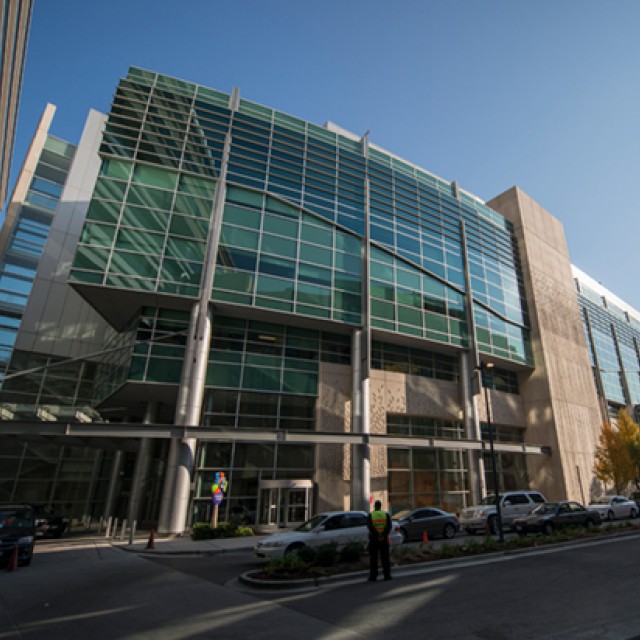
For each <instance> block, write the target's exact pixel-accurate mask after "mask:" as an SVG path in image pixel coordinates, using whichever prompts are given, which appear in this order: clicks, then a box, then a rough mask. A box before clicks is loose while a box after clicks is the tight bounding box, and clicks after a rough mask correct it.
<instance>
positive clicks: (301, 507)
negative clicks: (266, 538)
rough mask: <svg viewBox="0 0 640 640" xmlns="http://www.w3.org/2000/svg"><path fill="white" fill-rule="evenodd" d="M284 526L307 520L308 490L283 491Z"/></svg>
mask: <svg viewBox="0 0 640 640" xmlns="http://www.w3.org/2000/svg"><path fill="white" fill-rule="evenodd" d="M284 492H285V502H286V505H287V507H286V514H287V515H286V524H287V525H289V524H290V523H291V524H293V523H298V524H299V523H302V522H304V521H305V520H308V518H309V515H308V514H309V502H308V495H309V491H308V489H285V490H284Z"/></svg>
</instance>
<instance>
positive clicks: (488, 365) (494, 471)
mask: <svg viewBox="0 0 640 640" xmlns="http://www.w3.org/2000/svg"><path fill="white" fill-rule="evenodd" d="M490 369H493V363H492V362H481V363H480V382H481V384H482V386H483V387H484V405H485V407H486V412H487V429H488V432H489V457H490V458H491V477H492V480H493V494H494V496H495V499H496V525H497V527H498V539H499V540H500V542H504V532H503V530H502V509H501V507H500V485H499V483H498V468H497V464H496V452H495V449H494V447H493V424H492V423H491V407H490V406H489V385H487V384H485V381H484V380H483V379H482V372H483V371H487V370H490Z"/></svg>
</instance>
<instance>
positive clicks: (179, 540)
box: [109, 533, 268, 555]
mask: <svg viewBox="0 0 640 640" xmlns="http://www.w3.org/2000/svg"><path fill="white" fill-rule="evenodd" d="M265 537H268V536H241V537H236V538H215V539H211V540H192V539H191V537H190V536H189V535H184V536H168V537H165V536H158V535H157V534H156V535H154V536H153V539H151V534H150V533H148V534H146V535H145V536H144V537H143V534H142V533H139V534H137V535H136V538H135V540H134V542H133V544H129V542H128V541H124V540H119V539H113V538H112V539H110V540H109V542H110V543H111V545H113V546H115V547H119V548H122V549H124V550H126V551H132V552H134V553H148V554H169V555H213V554H217V553H228V552H231V551H248V550H251V549H253V547H254V546H255V545H256V544H257V543H258V541H259V540H262V539H263V538H265Z"/></svg>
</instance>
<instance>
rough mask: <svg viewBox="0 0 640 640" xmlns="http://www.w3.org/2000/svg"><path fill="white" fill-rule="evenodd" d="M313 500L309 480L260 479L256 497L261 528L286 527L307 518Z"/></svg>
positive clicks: (290, 526)
mask: <svg viewBox="0 0 640 640" xmlns="http://www.w3.org/2000/svg"><path fill="white" fill-rule="evenodd" d="M312 500H313V482H312V481H311V480H262V481H261V482H260V492H259V497H258V522H257V525H258V526H259V527H260V528H261V529H276V528H280V529H287V528H292V527H295V526H297V525H299V524H302V523H303V522H304V521H305V520H308V519H309V516H310V513H311V512H310V509H311V504H312Z"/></svg>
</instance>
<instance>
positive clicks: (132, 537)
mask: <svg viewBox="0 0 640 640" xmlns="http://www.w3.org/2000/svg"><path fill="white" fill-rule="evenodd" d="M137 524H138V521H137V520H134V521H133V524H132V525H131V529H130V530H129V544H133V541H134V540H135V538H136V525H137Z"/></svg>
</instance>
